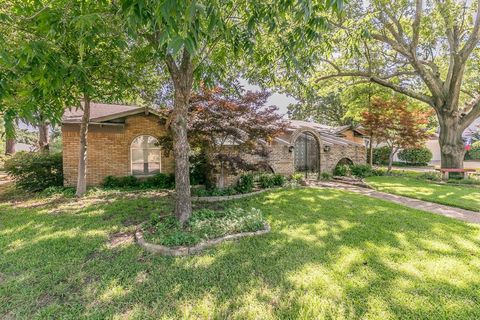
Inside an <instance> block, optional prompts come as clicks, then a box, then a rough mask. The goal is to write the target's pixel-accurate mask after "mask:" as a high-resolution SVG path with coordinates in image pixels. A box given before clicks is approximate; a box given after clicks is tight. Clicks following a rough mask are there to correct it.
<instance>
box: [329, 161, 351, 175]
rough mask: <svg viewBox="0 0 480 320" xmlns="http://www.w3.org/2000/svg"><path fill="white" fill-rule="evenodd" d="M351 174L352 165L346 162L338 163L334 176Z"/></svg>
mask: <svg viewBox="0 0 480 320" xmlns="http://www.w3.org/2000/svg"><path fill="white" fill-rule="evenodd" d="M350 174H351V171H350V166H349V165H346V164H340V165H337V166H336V167H335V170H333V175H334V176H340V177H345V176H349V175H350Z"/></svg>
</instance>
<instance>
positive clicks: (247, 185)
mask: <svg viewBox="0 0 480 320" xmlns="http://www.w3.org/2000/svg"><path fill="white" fill-rule="evenodd" d="M253 183H254V179H253V175H252V174H250V173H247V174H242V175H241V176H240V178H239V179H238V181H237V183H236V185H235V190H237V192H238V193H249V192H252V190H253Z"/></svg>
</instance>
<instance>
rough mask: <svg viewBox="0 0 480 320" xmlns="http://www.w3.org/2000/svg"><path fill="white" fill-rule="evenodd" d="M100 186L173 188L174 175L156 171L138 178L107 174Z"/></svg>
mask: <svg viewBox="0 0 480 320" xmlns="http://www.w3.org/2000/svg"><path fill="white" fill-rule="evenodd" d="M102 186H103V187H105V188H142V189H143V188H158V189H173V188H174V187H175V177H174V175H172V174H165V173H157V174H155V175H154V176H151V177H148V178H145V179H139V178H137V177H135V176H124V177H115V176H107V177H105V179H104V180H103V183H102Z"/></svg>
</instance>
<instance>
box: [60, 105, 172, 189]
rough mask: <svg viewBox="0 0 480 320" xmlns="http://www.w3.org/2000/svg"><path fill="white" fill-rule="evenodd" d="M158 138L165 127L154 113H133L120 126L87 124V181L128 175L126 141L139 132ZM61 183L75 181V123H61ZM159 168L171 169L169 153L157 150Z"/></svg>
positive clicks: (77, 150) (76, 145) (92, 181)
mask: <svg viewBox="0 0 480 320" xmlns="http://www.w3.org/2000/svg"><path fill="white" fill-rule="evenodd" d="M144 134H145V135H151V136H154V137H156V138H159V137H161V136H163V135H165V134H166V131H165V127H164V125H163V124H161V122H160V119H159V117H158V116H155V115H152V114H150V115H145V114H140V115H133V116H129V117H127V118H126V119H125V124H124V125H123V126H121V125H115V126H113V125H102V126H100V125H98V124H90V125H89V130H88V147H87V184H88V185H98V184H100V183H101V182H102V181H103V179H104V178H105V177H106V176H109V175H112V176H127V175H130V174H131V165H130V144H131V143H132V141H133V139H135V138H136V137H137V136H139V135H144ZM62 143H63V175H64V185H65V186H74V185H75V184H76V181H77V172H78V167H77V166H78V154H79V144H80V139H79V125H78V124H63V126H62ZM161 166H162V167H161V168H162V169H161V171H162V172H164V173H173V172H174V161H173V156H172V154H169V155H167V154H165V153H164V152H163V151H162V153H161Z"/></svg>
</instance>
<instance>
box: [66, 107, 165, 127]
mask: <svg viewBox="0 0 480 320" xmlns="http://www.w3.org/2000/svg"><path fill="white" fill-rule="evenodd" d="M83 105H84V103H83V102H82V107H83ZM142 112H147V113H148V112H150V113H153V114H156V115H160V113H159V112H158V111H155V110H153V109H151V108H145V107H139V106H135V105H123V104H106V103H97V102H91V103H90V122H104V121H108V120H113V119H118V118H122V117H126V116H130V115H134V114H138V113H142ZM82 116H83V109H82V108H78V107H72V108H69V109H66V110H65V112H64V114H63V117H62V123H81V122H82Z"/></svg>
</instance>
